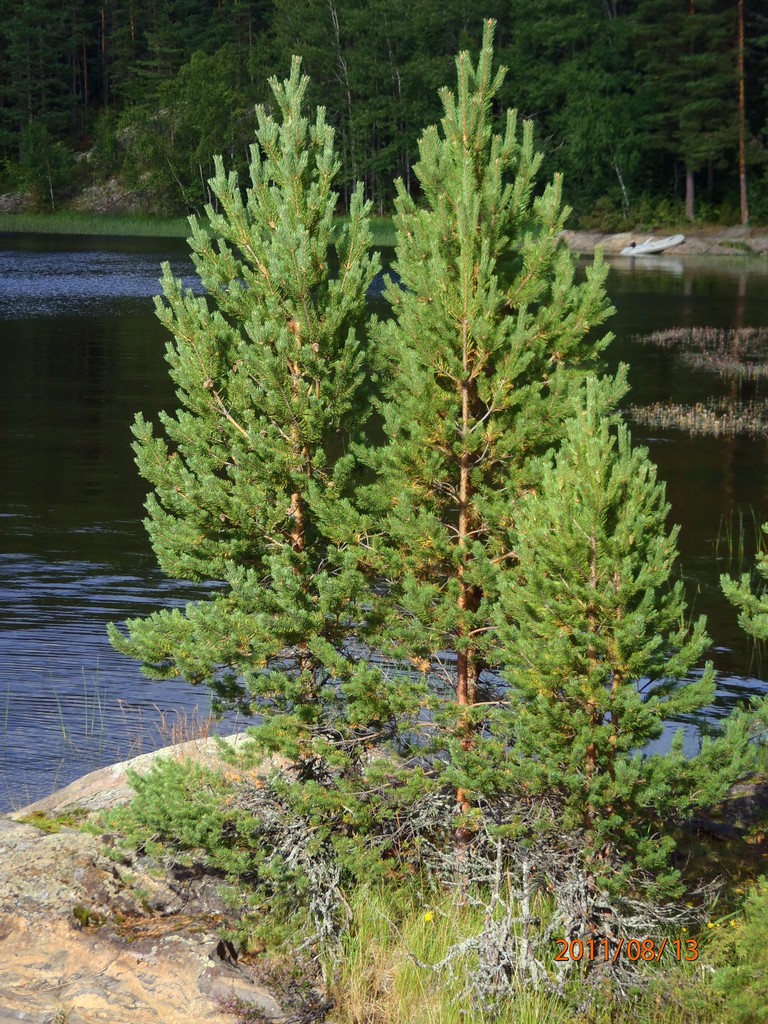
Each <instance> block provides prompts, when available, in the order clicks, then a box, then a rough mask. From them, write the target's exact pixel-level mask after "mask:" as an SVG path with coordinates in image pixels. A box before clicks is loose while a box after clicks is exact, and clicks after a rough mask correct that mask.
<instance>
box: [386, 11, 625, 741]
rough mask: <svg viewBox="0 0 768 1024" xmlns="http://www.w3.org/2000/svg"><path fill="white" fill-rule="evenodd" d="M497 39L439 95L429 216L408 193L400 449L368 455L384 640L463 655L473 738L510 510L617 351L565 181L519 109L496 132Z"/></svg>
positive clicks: (396, 412) (420, 166)
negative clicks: (592, 379) (385, 615)
mask: <svg viewBox="0 0 768 1024" xmlns="http://www.w3.org/2000/svg"><path fill="white" fill-rule="evenodd" d="M493 29H494V24H493V22H487V23H486V26H485V31H484V36H483V45H482V51H481V54H480V57H479V60H478V63H477V65H476V66H475V65H474V64H473V62H472V60H471V59H470V56H469V54H468V53H466V52H465V53H462V54H461V55H460V56H459V58H458V60H457V71H458V87H457V92H456V93H455V94H454V93H453V92H452V91H450V90H448V89H444V90H442V92H441V99H442V103H443V107H444V110H445V116H444V117H443V119H442V121H441V124H440V126H439V127H438V126H432V127H431V128H428V129H427V130H426V131H425V132H424V134H423V136H422V138H421V141H420V144H419V153H420V160H419V162H418V163H417V164H416V166H415V168H414V173H415V176H416V177H417V178H418V181H419V183H420V185H421V190H422V192H423V201H421V202H419V203H417V202H415V201H413V200H412V199H411V197H410V196H409V195H408V193H407V192H406V189H405V187H404V186H403V183H402V182H399V183H398V199H397V215H396V218H395V223H396V227H397V249H396V262H395V264H394V269H395V270H396V271H397V273H398V275H399V277H400V281H401V283H400V284H397V283H390V284H389V287H388V291H387V298H388V300H389V302H390V303H391V304H392V309H393V313H394V317H393V319H392V320H391V321H389V322H386V323H380V324H378V325H375V327H374V337H375V338H376V340H377V343H378V347H379V349H380V350H381V353H382V356H381V358H382V368H381V373H382V380H383V390H384V395H385V401H384V403H383V417H384V429H385V433H386V436H387V442H388V443H387V444H386V445H385V447H384V448H383V449H381V450H378V451H375V452H373V453H371V454H370V457H369V460H370V462H371V464H372V465H373V466H374V467H375V469H376V470H377V472H378V474H379V479H378V482H377V483H376V484H375V485H374V486H373V487H372V489H371V500H372V503H373V507H374V508H375V509H376V510H377V511H378V512H379V514H382V515H383V516H385V526H384V530H383V532H384V534H385V543H384V545H383V555H382V572H383V574H384V576H385V577H386V579H387V581H388V601H389V609H390V617H389V620H388V628H387V629H386V630H385V631H384V633H383V634H382V638H381V641H380V642H381V643H382V644H383V645H384V646H385V647H387V648H388V649H389V650H393V651H395V652H396V653H397V654H399V655H400V656H401V657H403V658H405V659H410V660H411V662H413V663H415V664H418V665H420V666H421V667H422V668H424V669H425V670H426V668H427V667H428V666H429V665H430V664H434V662H435V660H440V659H441V652H445V651H455V653H456V664H455V672H453V675H454V679H453V683H452V687H453V695H452V697H450V698H449V700H448V701H447V702H445V703H442V704H441V706H442V707H443V709H444V710H445V709H446V708H447V709H448V713H449V715H450V714H455V715H456V716H457V717H458V723H459V729H460V730H461V729H465V735H467V736H468V731H470V730H469V729H468V726H469V719H470V717H471V716H470V714H469V713H468V711H467V709H468V708H469V706H471V705H472V704H474V703H475V702H476V700H477V699H478V683H479V681H480V676H481V673H482V670H483V667H484V665H485V664H486V663H488V662H489V661H492V659H493V654H492V652H491V651H489V648H488V642H487V638H488V636H489V632H488V623H489V616H490V605H491V603H492V594H493V589H494V582H493V579H494V575H495V574H496V572H497V571H498V570H499V569H500V568H502V567H504V566H505V565H507V564H508V563H509V561H510V560H511V559H512V558H513V557H514V549H513V547H512V546H511V545H510V544H509V543H508V540H507V534H506V527H507V526H508V525H509V517H510V514H513V513H510V509H511V508H512V506H513V503H514V502H513V499H514V497H515V496H516V495H518V494H519V493H521V492H522V491H523V490H525V488H526V487H528V486H530V484H531V483H532V481H533V478H534V477H533V475H532V472H531V468H530V466H531V463H530V459H531V456H532V455H534V454H536V453H539V454H540V453H542V452H543V451H544V450H546V449H547V448H548V447H549V446H550V445H552V444H554V443H556V441H557V439H558V438H559V437H560V436H561V434H562V430H563V424H564V422H565V421H566V419H567V417H568V416H569V415H570V413H571V411H572V408H573V399H574V395H575V394H576V393H577V391H578V388H579V386H580V384H581V382H582V381H583V379H584V376H585V374H586V373H588V372H590V371H593V370H594V368H595V366H596V365H597V363H598V360H599V356H600V353H601V352H602V350H603V348H604V347H605V345H606V344H607V343H608V340H609V339H608V337H603V338H597V337H595V335H594V334H593V333H592V330H593V328H595V327H597V326H599V325H600V324H601V323H602V322H603V321H604V320H605V319H606V317H607V316H608V314H609V312H610V306H609V303H608V300H607V298H606V295H605V291H604V287H603V286H604V281H605V275H606V272H607V268H606V267H605V266H604V265H603V262H602V259H601V256H600V254H599V253H598V254H597V255H596V258H595V261H594V263H593V264H592V265H591V267H590V268H589V269H588V271H587V277H586V281H585V282H583V283H581V284H577V283H576V281H575V278H574V267H575V263H574V260H573V258H572V257H571V256H570V254H569V253H568V251H567V248H566V247H565V245H564V244H563V242H562V240H561V239H560V237H559V236H560V232H561V230H562V228H563V224H564V221H565V218H566V216H567V213H568V211H567V209H565V208H564V207H563V206H562V202H561V183H560V180H559V179H555V181H554V182H552V183H551V184H549V185H547V186H546V187H545V188H544V189H543V190H541V191H540V192H539V191H537V180H536V176H537V171H538V169H539V165H540V156H539V155H538V154H537V153H536V152H535V150H534V147H533V131H532V126H531V124H529V123H526V124H524V125H523V126H522V129H521V130H519V129H518V125H517V121H516V116H515V113H514V112H513V111H507V112H506V115H505V118H504V120H503V130H502V132H501V133H497V132H496V131H495V130H494V100H495V97H496V96H497V94H498V90H499V88H500V86H501V83H502V81H503V78H504V73H505V72H504V69H503V68H501V69H499V70H494V67H493V49H492V41H493ZM622 389H623V383H622V382H621V381H619V382H617V384H616V387H615V388H614V389H613V394H611V395H607V394H606V400H607V401H609V403H610V402H614V401H615V400H616V399H617V397H618V395H619V394H620V393H621V390H622ZM443 664H444V667H446V669H447V671H448V672H449V673H451V672H452V668H451V665H450V659H448V660H446V659H443ZM451 705H453V711H451V710H450V708H451ZM462 709H463V710H462ZM467 742H471V741H470V740H469V739H467Z"/></svg>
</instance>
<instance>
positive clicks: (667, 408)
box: [626, 327, 768, 437]
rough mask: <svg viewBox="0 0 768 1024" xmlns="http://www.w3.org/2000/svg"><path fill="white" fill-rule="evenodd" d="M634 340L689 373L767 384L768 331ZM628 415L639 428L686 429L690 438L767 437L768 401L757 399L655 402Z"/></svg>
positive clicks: (702, 331) (694, 331) (687, 331)
mask: <svg viewBox="0 0 768 1024" xmlns="http://www.w3.org/2000/svg"><path fill="white" fill-rule="evenodd" d="M634 340H635V341H637V342H640V343H641V344H643V345H655V346H657V347H659V348H665V349H670V350H672V351H675V352H676V354H677V355H678V356H679V358H680V360H681V361H682V362H683V363H684V364H685V365H686V366H688V367H690V369H691V370H696V371H701V372H705V373H713V374H716V375H717V376H718V377H720V379H721V380H727V381H735V382H738V383H742V382H745V381H753V382H755V383H757V384H759V382H760V381H762V380H765V379H768V328H763V327H741V328H736V329H723V328H715V327H675V328H672V329H670V330H666V331H654V332H653V333H652V334H646V335H639V336H637V337H636V338H635V339H634ZM626 411H627V415H628V416H629V418H630V419H632V420H634V422H635V423H639V424H642V425H643V426H649V427H657V428H661V429H670V428H672V429H676V430H684V431H686V432H687V433H689V434H691V435H694V436H695V435H701V436H705V435H706V436H710V437H731V436H734V435H736V434H740V435H746V436H748V437H764V436H766V435H768V400H766V399H765V398H760V397H757V398H753V399H751V400H749V401H740V400H735V399H725V398H709V399H705V400H704V401H701V402H696V403H695V404H694V405H683V404H679V403H675V402H655V403H653V404H652V405H646V406H637V405H633V406H630V407H629V408H628V409H627V410H626Z"/></svg>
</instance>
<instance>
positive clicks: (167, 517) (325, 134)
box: [110, 58, 398, 762]
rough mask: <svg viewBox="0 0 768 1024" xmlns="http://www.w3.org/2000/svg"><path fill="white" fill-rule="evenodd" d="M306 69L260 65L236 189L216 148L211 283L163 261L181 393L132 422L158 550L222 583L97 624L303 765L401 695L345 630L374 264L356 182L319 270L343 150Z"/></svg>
mask: <svg viewBox="0 0 768 1024" xmlns="http://www.w3.org/2000/svg"><path fill="white" fill-rule="evenodd" d="M307 83H308V80H307V78H306V77H302V76H301V74H300V61H299V59H298V58H295V59H294V61H293V65H292V68H291V75H290V79H289V80H287V81H285V82H283V83H282V84H278V82H277V80H275V79H273V80H271V82H270V84H271V87H272V90H273V92H274V96H275V102H276V104H277V107H278V109H279V113H280V119H279V120H275V119H274V118H273V117H272V116H268V114H267V112H266V111H265V109H263V108H257V116H258V131H257V133H256V138H257V145H255V146H253V147H252V149H251V168H250V169H251V177H252V187H251V188H250V189H248V190H247V193H246V196H247V199H246V202H245V203H244V202H243V200H242V197H241V191H240V186H239V183H238V180H237V176H236V175H235V174H234V173H230V174H229V175H227V174H225V172H224V169H223V166H222V162H221V160H220V159H219V160H218V161H217V174H216V177H215V179H213V180H212V182H211V187H212V189H213V191H214V193H215V195H216V197H217V200H218V204H219V209H220V212H218V213H217V212H214V210H213V209H212V208H208V210H207V213H208V217H209V218H210V229H209V228H208V227H206V226H204V225H203V224H201V223H199V222H197V221H196V220H195V218H191V223H192V228H193V235H192V238H191V241H190V245H191V248H192V254H193V260H194V264H195V267H196V269H197V272H198V274H199V275H200V279H201V281H202V283H203V286H204V288H205V292H206V294H204V295H202V296H196V295H194V294H192V293H191V292H190V291H188V290H184V289H183V288H182V286H181V282H180V281H178V280H175V279H174V278H173V277H172V275H171V272H170V269H169V268H168V267H167V266H166V267H165V269H164V276H163V280H162V285H163V292H164V296H165V299H164V301H163V300H162V299H158V300H157V314H158V316H159V318H160V320H161V322H162V323H163V325H164V326H165V327H166V328H167V329H168V331H169V332H170V333H171V335H172V340H171V341H170V342H169V345H168V349H167V359H168V363H169V365H170V373H171V376H172V378H173V380H174V381H175V383H176V385H177V394H178V396H179V400H180V402H181V408H180V409H178V410H177V412H176V413H175V414H173V415H169V414H167V413H163V414H161V415H160V424H161V426H162V433H161V434H156V433H155V431H154V429H153V427H152V425H151V424H149V423H147V422H145V420H144V419H143V417H142V416H141V415H140V414H139V415H138V416H137V417H136V422H135V426H134V434H135V437H136V442H135V445H134V449H135V451H136V456H137V463H138V466H139V470H140V472H141V474H142V476H144V478H145V479H147V480H148V481H149V482H150V484H151V485H152V487H153V491H152V493H151V494H150V495H149V498H148V501H147V509H148V513H149V515H148V518H147V520H146V526H147V529H148V531H149V535H150V538H151V541H152V546H153V549H154V551H155V553H156V555H157V558H158V561H159V563H160V566H161V567H162V569H163V570H164V571H165V572H166V573H167V574H168V575H170V576H172V577H175V578H178V579H187V580H214V581H217V582H218V584H219V585H218V586H217V587H216V589H214V590H213V592H212V594H211V596H210V598H209V599H208V600H203V601H200V602H198V603H194V604H190V605H188V606H187V607H186V608H185V609H183V610H181V609H172V610H163V611H159V612H157V613H155V614H153V615H150V616H149V617H148V618H146V619H133V620H130V621H129V622H128V623H127V626H128V635H127V636H125V635H123V634H121V633H120V632H119V631H118V630H117V629H116V628H115V627H114V626H113V627H112V628H111V631H110V636H111V639H112V642H113V644H114V645H115V646H116V647H117V648H118V649H119V650H121V651H123V652H125V653H127V654H129V655H131V656H132V657H135V658H139V659H141V660H142V662H143V664H144V670H145V671H146V673H147V674H148V675H150V676H151V677H153V678H160V679H162V678H171V677H174V676H184V677H185V678H186V679H188V680H189V681H190V682H192V683H205V684H207V685H208V686H209V687H210V688H211V689H212V690H213V691H214V693H215V694H216V695H217V697H218V699H219V700H220V701H222V702H224V703H227V704H232V705H239V706H241V707H243V708H244V709H245V710H246V711H247V712H251V713H252V712H256V711H259V712H260V713H261V714H263V715H264V716H265V719H266V721H265V725H264V726H263V727H262V730H261V736H262V740H263V742H264V744H265V745H266V746H267V747H269V748H271V749H273V748H276V749H281V750H282V751H283V752H285V753H286V754H288V755H289V756H293V757H297V758H304V759H306V760H307V762H312V760H313V759H314V758H315V757H319V756H322V752H323V751H325V752H329V753H330V752H332V751H333V750H341V751H342V752H343V751H344V750H345V749H347V747H345V743H346V741H349V743H348V746H349V747H353V746H354V743H355V741H356V739H358V738H361V737H362V740H363V741H364V740H365V736H366V727H367V725H368V724H369V723H370V722H374V721H375V722H376V729H377V730H378V732H379V733H381V732H382V730H383V731H386V727H387V723H388V722H389V721H390V720H391V719H392V718H393V716H394V714H395V710H396V707H395V709H393V706H392V704H391V702H390V698H392V699H393V700H394V701H395V705H396V704H397V699H398V698H397V695H396V693H395V690H394V688H393V687H390V688H389V689H388V688H387V687H386V686H385V685H384V684H383V683H382V681H381V679H380V675H379V673H378V672H377V671H376V670H374V669H372V668H369V667H368V666H367V665H366V663H365V662H363V661H361V660H359V659H358V658H356V657H355V656H353V653H352V651H351V649H350V643H349V642H350V638H351V637H352V635H353V633H354V631H355V624H356V622H357V621H358V620H359V619H360V617H361V610H360V603H361V601H363V600H364V598H365V597H366V594H367V580H366V578H365V576H364V574H363V573H362V571H361V570H360V568H359V566H358V554H357V549H356V543H357V541H356V538H357V536H358V534H359V532H360V530H361V526H360V523H359V517H358V515H357V513H356V512H355V509H354V507H353V505H352V503H351V501H350V494H351V489H352V485H351V482H350V481H351V476H352V474H353V471H354V465H355V460H354V457H353V456H352V455H351V454H350V452H349V451H348V450H347V448H348V445H349V443H350V440H351V439H353V438H355V437H357V436H359V433H360V430H361V428H362V425H363V424H364V422H365V419H366V416H367V399H366V382H365V379H364V371H365V362H364V360H365V351H364V348H363V345H362V341H361V338H360V335H359V333H358V327H359V324H360V319H361V317H362V316H363V315H364V312H365V296H366V291H367V288H368V286H369V284H370V282H371V280H372V278H373V276H374V275H375V273H376V272H377V267H378V262H377V258H376V257H375V256H371V255H370V254H369V246H370V235H369V228H368V220H367V218H368V212H369V207H368V205H367V204H365V203H364V202H363V199H362V193H361V190H360V189H359V188H358V189H357V191H356V192H355V194H354V196H353V200H352V204H351V215H350V220H349V224H348V226H347V228H346V229H345V230H344V231H342V232H341V234H340V237H339V239H338V241H337V242H336V243H335V250H336V257H337V260H338V268H339V270H338V275H337V276H333V275H332V273H331V269H330V266H329V246H331V243H332V233H333V223H332V218H333V213H334V209H335V207H336V204H337V200H338V196H337V194H336V193H335V192H334V191H333V188H332V181H333V178H334V175H335V174H336V171H337V168H338V161H337V159H336V156H335V154H334V148H333V130H332V129H331V127H330V126H329V125H328V124H327V123H326V121H325V117H324V111H323V109H322V108H320V109H318V111H317V115H316V119H315V121H314V123H310V122H309V121H308V120H307V118H306V117H305V116H304V115H303V114H302V112H301V104H302V99H303V97H304V94H305V91H306V88H307ZM345 730H346V731H345ZM320 736H325V737H326V739H327V740H328V743H327V744H326V746H325V747H322V743H321V740H320V739H319V738H318V737H320ZM321 747H322V750H321Z"/></svg>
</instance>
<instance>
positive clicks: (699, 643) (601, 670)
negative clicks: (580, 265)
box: [457, 379, 754, 895]
mask: <svg viewBox="0 0 768 1024" xmlns="http://www.w3.org/2000/svg"><path fill="white" fill-rule="evenodd" d="M605 388H606V382H605V381H597V380H594V379H593V380H591V381H589V382H588V384H587V387H586V390H585V397H584V404H583V408H582V409H581V410H580V411H579V413H578V414H577V415H576V416H575V417H574V418H573V419H572V420H571V421H570V423H569V425H568V428H567V433H566V437H565V440H564V441H563V443H562V446H561V448H560V450H559V451H558V453H557V455H556V456H554V457H552V456H550V457H547V458H546V459H545V460H544V470H543V474H542V479H541V484H540V486H539V488H537V490H536V492H531V493H530V494H529V495H527V496H526V497H525V498H524V499H523V500H522V501H521V502H519V503H518V504H517V506H516V509H515V532H514V537H515V550H516V554H517V556H518V562H517V564H516V566H515V568H514V569H513V570H512V571H511V572H509V573H507V574H506V576H505V578H504V579H503V580H502V582H501V587H500V590H501V594H500V600H499V602H498V603H497V606H496V610H495V612H496V614H495V618H496V625H497V628H498V634H497V639H498V642H499V645H500V649H501V650H502V651H503V655H502V660H503V662H504V665H505V668H504V676H505V678H506V679H507V681H508V684H509V690H508V693H507V698H508V699H507V701H506V702H505V703H504V704H503V705H500V706H499V707H498V708H493V709H490V710H489V712H488V717H489V719H490V723H489V725H490V729H491V731H492V732H493V734H494V739H493V740H492V741H489V742H487V743H486V742H483V741H480V743H479V744H478V748H477V749H476V750H475V751H472V752H471V753H470V755H469V757H468V758H467V759H466V761H465V766H464V767H465V775H461V774H459V776H458V780H459V782H460V783H463V784H464V785H466V786H467V787H468V788H470V789H475V790H476V791H480V792H485V793H488V794H494V793H495V794H498V793H499V792H504V791H506V792H509V793H513V794H516V795H517V796H518V797H521V796H522V798H523V799H524V800H529V801H534V802H535V801H536V800H538V799H541V800H544V801H547V802H548V803H549V804H550V805H551V806H554V807H555V809H556V815H555V818H554V822H555V825H556V828H557V830H558V831H560V830H565V831H569V832H571V833H573V832H578V831H581V832H582V835H583V847H584V866H585V868H586V869H587V871H588V873H589V874H590V875H591V876H592V877H593V878H598V879H600V881H601V883H602V884H603V885H605V886H606V887H613V888H615V889H620V888H622V887H623V886H625V885H626V884H627V883H628V881H629V879H630V877H632V878H633V880H634V881H635V882H637V881H638V880H639V879H641V878H642V877H643V876H645V878H646V880H648V882H652V885H653V886H654V887H655V889H656V890H657V891H658V892H660V893H664V894H666V895H670V894H674V893H675V892H676V890H677V887H678V873H677V872H676V871H675V870H673V869H671V868H670V855H671V852H672V850H673V849H674V840H673V838H672V835H671V828H670V825H671V824H672V823H673V822H674V821H675V820H676V819H679V818H680V817H683V816H685V815H686V814H687V813H689V812H690V811H691V810H692V809H693V808H696V807H699V808H701V807H707V806H712V805H713V804H714V803H716V802H717V801H718V800H720V799H722V797H723V796H724V795H725V793H726V791H727V789H728V787H729V786H730V785H732V784H733V782H735V781H736V780H737V779H738V778H740V777H742V776H743V775H744V774H746V773H747V771H748V769H749V766H750V764H751V763H752V760H753V756H754V749H753V748H752V747H751V745H750V742H749V739H750V717H749V716H748V715H746V714H742V713H736V714H735V715H733V716H732V717H731V718H730V719H729V721H728V723H727V726H726V729H725V731H724V733H723V735H721V736H720V737H718V738H716V739H711V738H707V739H704V740H703V741H702V745H701V749H700V752H699V753H698V755H696V756H694V757H689V758H686V756H685V754H684V751H683V735H682V732H678V733H677V735H676V736H675V738H674V739H673V741H672V743H671V748H670V750H669V752H667V753H653V754H648V753H646V751H645V748H646V747H647V745H648V744H649V743H650V742H651V741H653V740H657V739H659V737H661V735H662V733H663V731H664V728H665V723H670V722H671V721H674V720H675V719H677V720H678V721H679V720H680V717H681V716H684V715H690V714H692V713H695V712H697V711H699V710H700V709H702V708H705V707H707V706H708V705H709V704H711V703H712V701H713V699H714V691H715V685H714V672H713V669H712V666H711V664H708V665H707V667H706V669H705V671H704V672H703V674H702V675H701V676H700V677H699V678H698V679H691V678H690V676H689V673H690V671H691V669H692V668H693V667H694V666H695V665H696V664H697V662H698V661H699V659H700V658H701V657H702V655H703V653H704V651H705V649H706V647H707V646H708V644H709V638H708V636H707V634H706V624H705V621H704V618H703V617H701V618H699V619H698V620H697V621H696V622H694V623H692V624H691V625H690V626H689V624H688V622H687V621H686V607H685V599H684V595H683V584H682V581H681V580H679V579H678V580H677V581H674V582H673V574H674V571H675V562H676V559H677V534H678V528H677V527H673V528H672V529H671V530H670V529H668V528H667V526H666V519H667V515H668V513H669V504H668V503H667V501H666V498H665V492H664V486H663V484H661V483H659V482H658V481H657V479H656V470H655V467H654V466H653V464H652V463H651V462H650V460H649V459H648V454H647V451H646V450H645V449H644V448H635V449H633V448H632V445H631V439H630V435H629V432H628V431H627V429H626V427H625V426H623V425H621V426H619V427H618V429H617V431H615V432H614V431H613V430H612V428H611V426H610V422H609V420H608V419H607V418H606V417H605V416H604V415H603V414H602V410H603V409H604V408H605V405H606V397H607V396H606V395H605V393H604V392H605ZM460 757H461V754H458V755H457V758H460ZM490 765H493V768H494V772H493V773H492V772H491V771H490V767H489V766H490Z"/></svg>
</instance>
